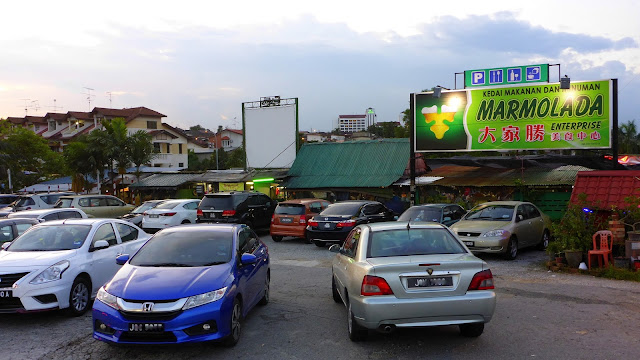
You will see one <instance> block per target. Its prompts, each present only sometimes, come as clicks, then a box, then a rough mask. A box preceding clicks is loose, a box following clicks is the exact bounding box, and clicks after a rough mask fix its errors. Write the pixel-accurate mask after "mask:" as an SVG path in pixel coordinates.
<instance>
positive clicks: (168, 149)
mask: <svg viewBox="0 0 640 360" xmlns="http://www.w3.org/2000/svg"><path fill="white" fill-rule="evenodd" d="M167 154H171V144H167Z"/></svg>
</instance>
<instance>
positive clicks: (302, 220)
mask: <svg viewBox="0 0 640 360" xmlns="http://www.w3.org/2000/svg"><path fill="white" fill-rule="evenodd" d="M298 222H299V223H300V225H304V224H306V223H307V216H306V215H300V220H298Z"/></svg>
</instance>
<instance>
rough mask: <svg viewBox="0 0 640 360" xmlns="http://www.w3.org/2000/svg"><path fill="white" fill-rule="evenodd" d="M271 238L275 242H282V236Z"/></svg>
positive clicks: (272, 236)
mask: <svg viewBox="0 0 640 360" xmlns="http://www.w3.org/2000/svg"><path fill="white" fill-rule="evenodd" d="M271 238H272V239H273V241H275V242H280V241H282V236H278V235H271Z"/></svg>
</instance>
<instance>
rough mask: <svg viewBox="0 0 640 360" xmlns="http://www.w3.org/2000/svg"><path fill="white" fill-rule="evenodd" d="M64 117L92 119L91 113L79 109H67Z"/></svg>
mask: <svg viewBox="0 0 640 360" xmlns="http://www.w3.org/2000/svg"><path fill="white" fill-rule="evenodd" d="M66 118H67V119H69V118H74V119H78V120H93V116H92V115H91V113H88V112H81V111H69V112H67V116H66Z"/></svg>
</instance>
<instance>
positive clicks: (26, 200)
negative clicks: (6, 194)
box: [16, 196, 36, 206]
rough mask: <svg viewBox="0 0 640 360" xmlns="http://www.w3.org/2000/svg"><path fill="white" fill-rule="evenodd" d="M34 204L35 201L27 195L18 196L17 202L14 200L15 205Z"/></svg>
mask: <svg viewBox="0 0 640 360" xmlns="http://www.w3.org/2000/svg"><path fill="white" fill-rule="evenodd" d="M35 204H36V202H35V201H33V199H32V198H31V197H29V196H24V197H20V199H19V200H18V202H16V206H31V205H35Z"/></svg>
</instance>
